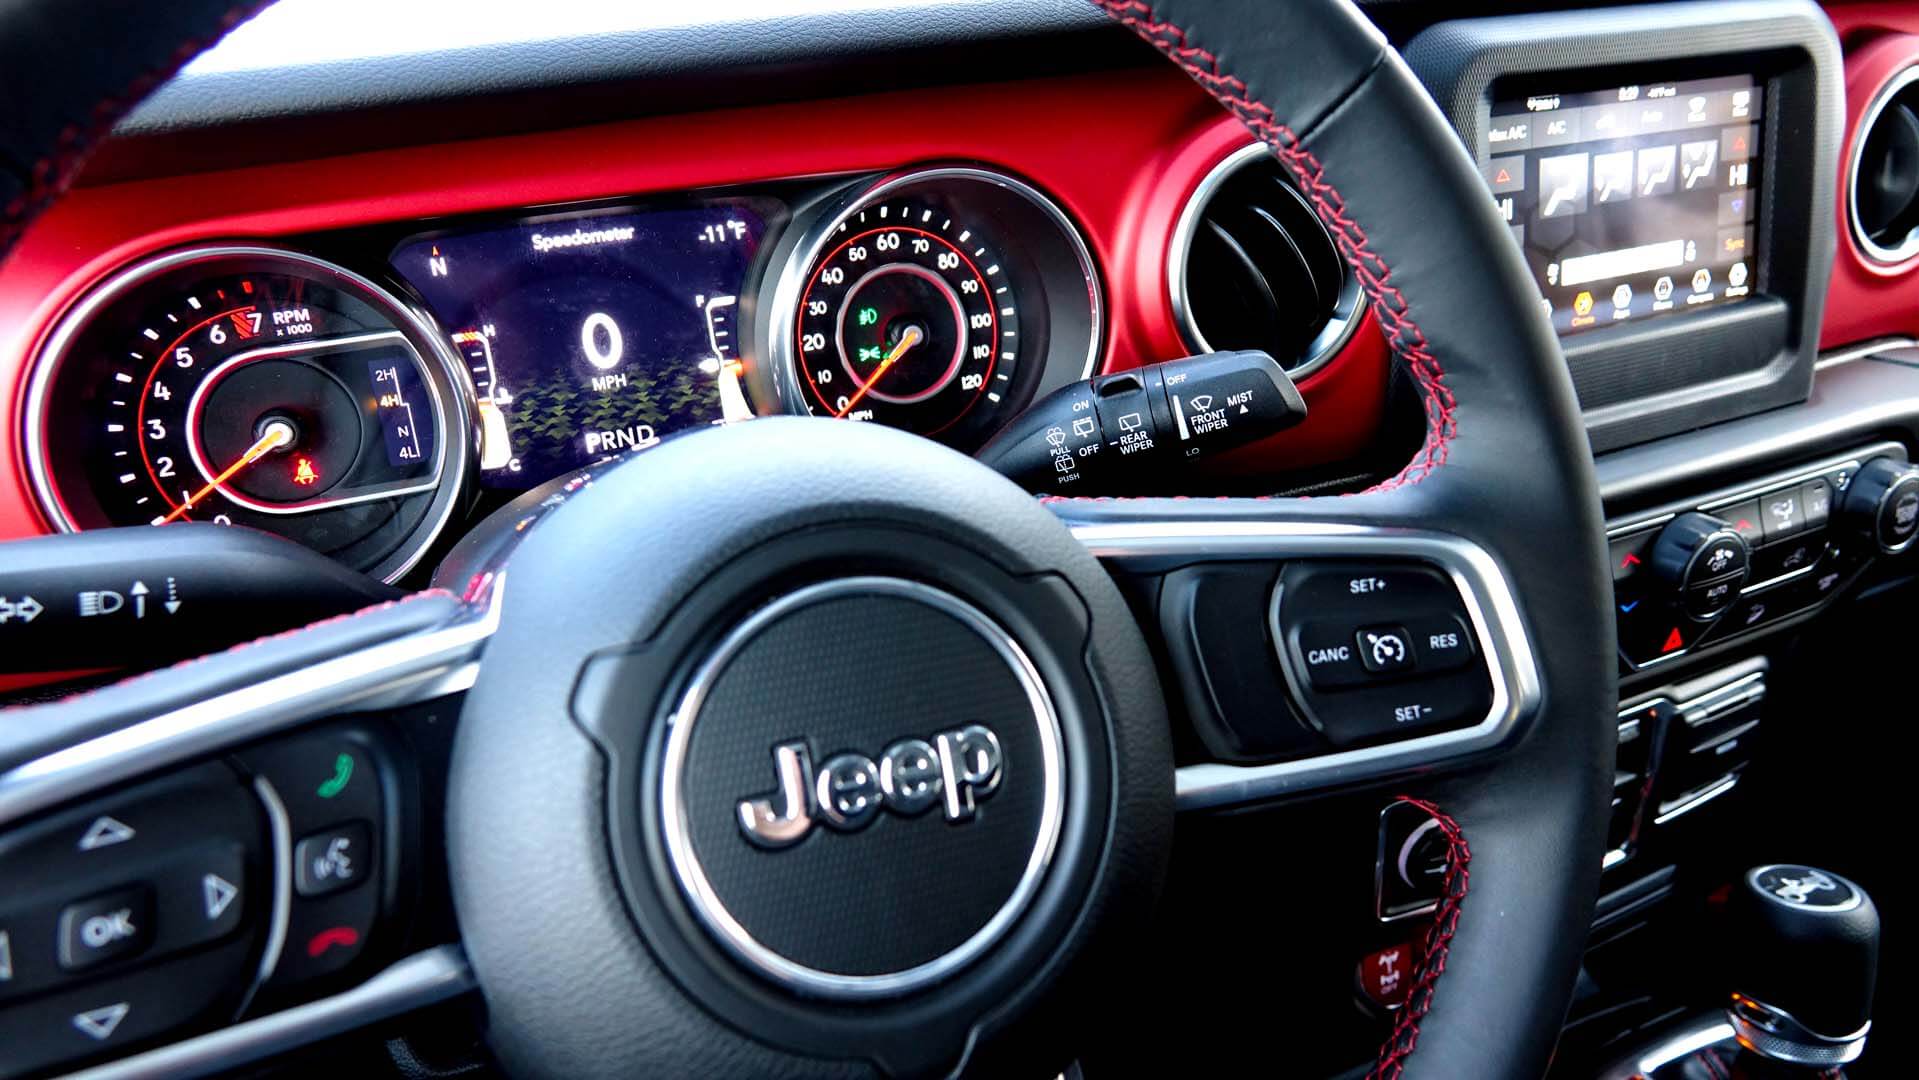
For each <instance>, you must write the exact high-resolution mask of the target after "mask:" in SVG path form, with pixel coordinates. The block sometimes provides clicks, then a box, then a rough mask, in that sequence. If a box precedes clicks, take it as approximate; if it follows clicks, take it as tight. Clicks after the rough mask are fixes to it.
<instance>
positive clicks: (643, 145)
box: [0, 66, 1387, 539]
mask: <svg viewBox="0 0 1919 1080" xmlns="http://www.w3.org/2000/svg"><path fill="white" fill-rule="evenodd" d="M1248 139H1249V136H1248V135H1247V134H1246V132H1245V129H1244V128H1242V127H1241V126H1240V125H1239V123H1238V122H1237V121H1235V120H1233V119H1232V118H1231V117H1229V116H1227V115H1226V114H1225V113H1223V112H1222V111H1221V110H1220V109H1219V107H1218V106H1217V105H1216V104H1214V102H1213V101H1212V99H1211V98H1209V97H1208V96H1207V95H1206V94H1205V93H1203V92H1202V91H1200V89H1199V88H1198V87H1196V86H1194V85H1193V84H1192V83H1191V81H1189V80H1188V79H1187V78H1186V77H1185V76H1184V75H1182V74H1181V73H1179V72H1178V71H1176V70H1174V69H1173V68H1171V67H1170V66H1153V67H1144V68H1139V69H1135V70H1127V71H1120V72H1104V73H1098V74H1090V75H1079V76H1070V77H1063V78H1052V79H1044V80H1032V81H1027V82H1020V83H1004V84H993V85H986V86H977V87H968V88H966V89H964V90H963V91H953V90H914V91H903V92H896V93H885V94H876V95H871V96H867V97H861V98H857V99H837V100H831V101H820V102H807V103H802V104H791V105H769V106H765V107H760V108H753V109H736V110H725V111H714V112H704V113H697V114H692V115H685V116H671V117H661V118H653V119H645V120H635V121H630V122H623V123H617V124H606V125H600V126H594V127H585V128H576V129H572V130H566V131H557V132H545V133H539V134H533V135H519V136H511V137H502V138H498V139H484V140H472V141H466V142H455V143H443V144H438V145H430V146H420V147H409V148H406V149H401V150H387V151H379V152H373V153H365V154H356V155H350V156H343V157H334V158H325V159H320V160H313V161H303V162H295V163H289V164H280V165H266V166H258V167H251V168H244V169H233V170H225V171H214V172H207V173H200V174H196V175H190V176H181V177H169V178H163V179H154V180H143V181H135V182H127V183H119V184H112V185H104V186H98V187H85V186H82V187H80V188H77V189H75V190H74V191H73V192H72V193H71V194H70V195H68V197H67V198H66V199H65V200H64V201H63V202H61V203H60V204H58V205H56V206H55V207H54V208H53V209H52V210H51V211H50V212H49V213H48V214H47V215H46V216H45V217H44V218H42V219H41V220H40V221H39V222H37V223H36V224H35V225H34V226H33V228H32V230H31V231H30V232H29V233H28V235H27V236H26V237H25V239H24V240H23V241H22V243H21V245H20V247H19V248H18V249H17V250H16V251H15V253H14V255H13V257H12V259H11V260H10V261H9V262H8V263H7V264H6V265H5V266H4V267H0V401H4V402H9V403H11V409H10V414H9V416H10V423H9V431H8V435H7V437H6V438H5V439H4V440H0V539H5V538H8V537H18V536H26V535H32V534H36V533H40V532H44V531H47V529H48V525H47V523H46V522H45V521H43V520H42V518H41V516H40V515H39V513H38V512H37V510H35V508H34V505H33V500H32V497H31V495H30V493H29V489H28V481H27V476H26V468H25V463H24V458H23V455H22V453H21V450H22V448H21V446H20V445H19V439H20V435H19V432H20V424H19V419H20V410H21V409H22V408H23V405H24V402H23V398H24V395H25V364H26V358H27V357H29V356H30V355H31V354H32V350H33V347H34V345H35V343H36V342H37V341H38V340H39V339H40V338H41V337H42V336H43V335H44V334H46V333H47V331H48V329H49V327H50V326H51V324H52V323H53V322H54V321H55V319H56V318H57V316H58V315H59V313H60V312H61V311H62V310H63V309H64V308H65V307H66V306H67V305H68V304H70V303H71V302H72V301H73V300H75V299H76V298H77V297H78V296H79V295H80V294H81V293H82V292H84V291H85V289H86V287H87V286H88V285H89V283H91V282H94V281H97V280H99V279H100V278H101V277H103V276H104V275H106V274H108V273H109V272H111V271H112V270H113V269H115V268H116V267H118V266H121V265H124V264H125V263H127V262H129V261H130V260H132V259H135V258H137V257H140V256H143V255H146V254H148V253H151V252H153V251H155V250H158V249H163V248H168V247H173V246H177V245H180V244H185V243H192V242H201V241H208V240H231V239H257V240H268V241H272V240H276V239H279V238H283V237H287V236H293V235H298V234H301V233H308V232H316V231H322V230H326V229H334V228H342V227H348V226H358V225H367V224H374V223H381V222H391V221H405V220H408V219H414V218H429V217H436V216H444V215H450V214H461V213H469V212H475V211H488V210H510V209H513V208H516V207H521V206H533V205H539V204H546V203H559V202H568V201H574V200H582V199H599V198H608V197H619V196H626V195H646V194H650V193H663V192H671V191H675V190H680V189H685V188H694V187H704V186H711V185H722V184H737V183H747V182H753V181H760V180H773V179H779V178H783V177H792V176H809V175H821V174H831V173H840V172H853V171H861V170H884V169H892V168H897V167H899V166H902V165H907V164H912V163H915V162H923V161H937V160H950V159H967V160H976V161H981V162H984V163H986V164H988V165H992V166H997V167H1000V168H1004V169H1007V170H1009V171H1012V172H1014V173H1017V174H1020V175H1022V176H1024V177H1026V178H1027V179H1029V180H1031V181H1032V182H1034V183H1035V184H1036V185H1037V186H1038V187H1039V188H1040V189H1042V190H1044V191H1046V192H1047V193H1048V194H1050V195H1051V196H1052V197H1054V198H1055V199H1057V200H1058V201H1059V202H1060V204H1061V205H1062V206H1063V207H1065V209H1066V211H1067V212H1068V213H1069V214H1071V215H1072V216H1073V218H1074V219H1075V220H1077V221H1078V222H1079V224H1080V225H1081V227H1082V228H1083V229H1084V230H1085V232H1086V236H1087V240H1088V242H1089V243H1090V244H1091V247H1092V250H1093V253H1094V256H1095V258H1096V260H1097V261H1098V263H1099V265H1100V267H1101V271H1102V274H1103V275H1104V278H1105V284H1106V292H1107V300H1108V308H1109V311H1110V317H1111V321H1110V324H1109V326H1110V330H1109V333H1108V336H1107V340H1106V344H1105V363H1106V366H1107V367H1109V368H1113V367H1130V366H1134V365H1136V364H1140V363H1145V362H1150V361H1155V360H1165V359H1170V358H1173V357H1176V356H1180V355H1183V354H1184V353H1185V352H1186V351H1187V350H1186V348H1185V346H1184V344H1183V343H1182V342H1181V340H1180V336H1179V332H1178V330H1177V326H1176V323H1175V321H1174V317H1173V312H1172V305H1171V301H1170V298H1169V297H1168V296H1167V295H1166V255H1167V248H1168V246H1169V244H1170V241H1171V237H1172V233H1173V227H1174V223H1175V221H1176V220H1177V218H1178V216H1179V212H1180V209H1181V208H1182V206H1183V205H1184V203H1185V201H1186V199H1187V198H1188V197H1189V196H1190V195H1191V193H1192V192H1193V190H1194V189H1195V188H1196V187H1197V186H1198V184H1199V182H1200V180H1201V179H1202V178H1203V177H1204V175H1205V174H1206V172H1207V170H1209V169H1210V168H1211V167H1212V166H1213V165H1214V164H1215V163H1217V162H1218V161H1220V160H1221V159H1222V158H1224V157H1225V156H1226V155H1228V154H1230V153H1231V152H1232V151H1233V150H1234V149H1236V148H1237V147H1239V146H1241V145H1244V144H1245V143H1246V142H1247V141H1248ZM1386 373H1387V366H1386V353H1385V349H1384V346H1383V344H1382V343H1381V342H1380V340H1379V336H1378V334H1377V333H1376V332H1375V331H1372V330H1362V332H1361V333H1360V334H1358V335H1357V336H1356V337H1355V339H1354V344H1353V345H1352V346H1350V347H1349V350H1348V354H1347V355H1346V356H1344V357H1342V358H1341V359H1340V360H1338V361H1337V362H1335V363H1332V364H1329V365H1327V366H1326V367H1325V368H1323V369H1321V371H1320V372H1318V373H1316V374H1315V375H1314V376H1313V377H1312V378H1310V379H1308V380H1306V385H1305V387H1304V392H1305V395H1306V398H1307V401H1308V405H1309V409H1310V416H1309V419H1308V420H1307V421H1306V423H1304V424H1303V425H1301V426H1300V427H1298V428H1295V429H1294V430H1292V431H1289V432H1286V433H1284V434H1283V435H1281V436H1278V437H1275V438H1274V439H1272V440H1269V441H1268V442H1266V443H1263V444H1260V445H1259V446H1256V447H1249V448H1246V449H1244V450H1242V451H1240V452H1238V454H1236V455H1235V456H1234V457H1233V458H1232V459H1231V461H1230V463H1229V464H1228V465H1227V467H1229V468H1232V469H1235V470H1239V471H1244V470H1249V469H1254V468H1259V467H1261V466H1264V467H1266V468H1271V467H1272V465H1273V464H1274V463H1275V462H1283V463H1284V464H1285V465H1287V466H1292V467H1297V466H1300V465H1308V464H1315V463H1321V462H1327V461H1332V460H1337V459H1339V458H1342V457H1346V456H1349V455H1351V454H1352V453H1354V452H1356V451H1357V450H1359V449H1361V448H1363V447H1364V446H1366V445H1367V444H1368V443H1369V442H1370V441H1371V440H1372V438H1373V436H1374V433H1375V431H1376V429H1377V427H1378V423H1379V419H1380V413H1381V408H1382V398H1383V388H1384V386H1385V382H1386Z"/></svg>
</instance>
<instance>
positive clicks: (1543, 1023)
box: [1056, 0, 1617, 1080]
mask: <svg viewBox="0 0 1919 1080" xmlns="http://www.w3.org/2000/svg"><path fill="white" fill-rule="evenodd" d="M1100 2H1101V4H1102V6H1104V7H1106V8H1107V9H1108V10H1109V13H1111V14H1113V15H1114V16H1115V17H1117V18H1120V19H1121V20H1122V21H1125V22H1127V23H1128V24H1129V25H1131V26H1132V27H1133V28H1134V29H1135V30H1136V31H1138V32H1140V33H1141V34H1142V35H1143V36H1145V37H1146V38H1147V39H1148V40H1150V41H1153V42H1154V43H1155V44H1157V45H1159V46H1160V48H1161V50H1162V51H1163V52H1166V53H1167V54H1168V55H1169V56H1170V57H1171V58H1173V59H1174V60H1175V61H1177V62H1180V63H1181V64H1182V66H1185V67H1186V68H1187V69H1188V71H1189V73H1191V74H1193V75H1194V77H1195V79H1196V80H1197V81H1198V82H1199V83H1200V84H1201V85H1203V86H1205V87H1206V88H1207V89H1208V90H1210V91H1212V92H1213V93H1214V94H1215V95H1216V96H1219V97H1221V99H1222V100H1223V101H1225V102H1226V103H1227V104H1228V107H1230V108H1232V109H1234V111H1235V112H1237V113H1239V115H1240V116H1241V118H1242V119H1243V120H1247V121H1249V125H1248V126H1249V127H1251V128H1252V129H1253V130H1254V131H1255V133H1256V134H1259V135H1260V136H1261V137H1262V138H1265V139H1266V140H1267V141H1268V142H1270V143H1273V144H1274V145H1275V146H1276V148H1277V149H1278V151H1279V156H1280V158H1281V160H1282V162H1283V163H1285V164H1286V165H1287V166H1288V168H1289V169H1291V170H1292V171H1293V172H1294V174H1295V176H1296V178H1297V179H1298V180H1299V181H1300V182H1301V184H1302V186H1303V188H1304V189H1305V190H1306V191H1307V192H1308V193H1309V194H1312V195H1317V196H1318V201H1319V209H1320V212H1321V216H1322V218H1323V219H1325V220H1326V221H1327V224H1328V226H1329V227H1330V228H1332V229H1333V231H1334V233H1335V236H1337V237H1338V238H1339V240H1340V244H1341V247H1342V249H1343V251H1344V253H1345V254H1346V255H1347V257H1348V258H1349V260H1351V261H1353V262H1354V264H1355V265H1356V266H1357V267H1358V268H1359V270H1360V273H1361V277H1362V280H1363V281H1364V282H1365V284H1366V285H1367V287H1368V291H1369V292H1370V293H1371V294H1372V295H1373V299H1374V303H1375V307H1376V309H1377V310H1379V311H1380V314H1381V316H1382V321H1383V322H1385V323H1387V324H1388V326H1389V327H1391V328H1392V329H1393V330H1394V333H1393V334H1392V337H1393V344H1394V349H1395V352H1396V353H1397V354H1398V356H1399V358H1400V360H1401V361H1402V362H1404V363H1408V364H1409V365H1410V366H1412V367H1413V368H1414V373H1415V376H1416V381H1417V382H1420V383H1421V384H1422V385H1423V389H1424V392H1425V395H1426V404H1427V411H1428V415H1429V419H1430V420H1431V428H1430V430H1429V432H1428V437H1427V443H1426V448H1425V449H1424V450H1423V451H1422V453H1421V455H1420V456H1419V457H1417V458H1415V461H1414V463H1413V464H1412V465H1410V466H1409V467H1408V470H1407V471H1406V472H1405V473H1402V474H1401V476H1400V477H1398V478H1396V479H1395V480H1393V481H1389V482H1388V483H1387V484H1385V485H1382V486H1381V488H1380V489H1378V490H1375V491H1372V492H1369V493H1366V494H1363V495H1358V496H1354V497H1349V498H1339V499H1302V500H1272V501H1247V500H1220V501H1175V500H1130V501H1129V500H1121V501H1112V502H1085V503H1076V502H1066V503H1062V504H1058V505H1057V507H1056V508H1057V509H1058V510H1059V511H1060V512H1061V513H1062V514H1064V515H1066V516H1069V517H1071V518H1074V519H1079V520H1100V521H1110V520H1124V519H1140V518H1147V519H1166V518H1192V519H1204V518H1220V517H1245V518H1258V519H1265V520H1286V519H1313V518H1320V519H1324V518H1335V519H1339V520H1359V521H1366V522H1371V523H1375V524H1381V525H1406V526H1417V527H1424V528H1436V529H1443V530H1446V531H1449V532H1454V533H1457V534H1459V535H1463V536H1466V537H1470V538H1471V539H1473V540H1475V541H1477V542H1478V543H1479V544H1481V545H1482V546H1484V547H1485V548H1486V549H1487V550H1488V551H1490V552H1492V553H1493V555H1494V557H1495V558H1496V559H1497V560H1498V561H1499V562H1500V564H1501V565H1502V567H1503V568H1504V569H1505V572H1506V574H1507V575H1508V577H1509V578H1510V580H1511V583H1512V585H1513V588H1514V592H1515V594H1516V595H1517V596H1518V597H1519V599H1520V603H1521V606H1522V612H1523V616H1524V621H1525V624H1526V627H1527V630H1528V633H1529V635H1530V637H1531V641H1532V645H1533V648H1534V650H1535V651H1536V654H1537V659H1538V662H1539V665H1540V669H1541V673H1542V681H1543V689H1544V705H1543V708H1542V710H1541V715H1540V717H1539V719H1538V722H1537V723H1535V724H1534V725H1533V726H1532V727H1531V729H1530V730H1529V731H1528V732H1526V733H1525V734H1524V735H1523V736H1521V737H1520V739H1519V741H1518V743H1517V745H1515V746H1514V747H1512V748H1511V749H1510V750H1509V751H1508V752H1507V753H1506V754H1505V755H1504V756H1502V757H1501V758H1499V759H1498V760H1497V761H1494V762H1491V763H1489V764H1487V765H1486V766H1484V767H1482V768H1479V769H1475V770H1473V771H1470V772H1468V773H1465V774H1461V775H1455V776H1452V777H1449V778H1446V779H1443V780H1433V781H1428V782H1422V783H1418V784H1414V785H1412V790H1413V791H1414V792H1416V793H1417V794H1419V795H1420V796H1422V797H1425V798H1429V799H1431V800H1432V801H1434V802H1435V803H1437V804H1438V805H1439V806H1440V807H1441V808H1443V809H1444V810H1446V811H1447V812H1449V813H1450V814H1451V815H1452V816H1453V817H1454V818H1455V819H1456V820H1457V821H1458V822H1459V824H1460V826H1461V827H1462V829H1463V831H1464V835H1465V839H1466V842H1467V843H1468V844H1469V845H1470V847H1471V849H1472V856H1473V858H1472V868H1471V881H1470V887H1469V891H1468V894H1467V896H1466V898H1465V901H1464V905H1463V913H1462V916H1461V918H1460V921H1459V925H1458V933H1457V936H1456V937H1455V939H1454V940H1453V943H1452V946H1451V950H1450V955H1449V956H1448V957H1447V959H1446V962H1445V968H1444V974H1443V977H1441V979H1440V980H1439V982H1438V984H1437V990H1436V993H1435V994H1434V996H1433V999H1432V1004H1431V1010H1430V1014H1429V1015H1428V1016H1427V1017H1426V1018H1425V1020H1424V1022H1423V1024H1422V1025H1421V1030H1419V1031H1418V1032H1417V1035H1416V1038H1417V1052H1416V1053H1414V1054H1412V1055H1411V1057H1410V1059H1409V1061H1408V1062H1407V1064H1406V1074H1407V1075H1409V1076H1418V1077H1447V1078H1451V1077H1462V1076H1471V1077H1475V1078H1485V1080H1491V1078H1499V1077H1512V1078H1520V1077H1536V1076H1538V1075H1540V1074H1541V1073H1542V1072H1543V1071H1544V1069H1545V1065H1546V1061H1547V1059H1548V1056H1549V1054H1550V1052H1551V1049H1552V1045H1553V1041H1554V1038H1555V1036H1556V1035H1557V1033H1558V1030H1559V1025H1560V1022H1561V1020H1562V1019H1563V1015H1564V1011H1565V1008H1566V1005H1567V1002H1568V999H1569V996H1570V992H1571V988H1572V984H1573V979H1574V977H1575V975H1576V973H1577V970H1578V965H1579V959H1580V954H1581V951H1582V948H1583V945H1584V942H1585V938H1586V930H1587V927H1588V925H1589V922H1590V917H1591V908H1592V904H1593V900H1594V896H1595V892H1596V889H1597V886H1598V879H1599V869H1600V865H1599V864H1600V857H1601V854H1602V852H1603V847H1604V832H1605V814H1606V807H1607V794H1608V788H1609V784H1610V781H1611V776H1612V760H1613V753H1612V748H1613V744H1614V740H1615V737H1616V736H1615V721H1614V709H1615V702H1616V701H1617V685H1616V684H1617V675H1616V668H1615V664H1616V661H1615V659H1614V647H1613V634H1614V631H1613V623H1612V620H1611V618H1610V617H1609V616H1610V610H1609V608H1608V598H1609V597H1610V578H1609V577H1608V575H1607V569H1606V566H1605V551H1604V536H1605V528H1604V522H1603V520H1602V514H1601V509H1600V504H1599V500H1598V496H1597V489H1596V485H1595V482H1594V478H1593V468H1592V462H1591V455H1590V452H1589V450H1588V448H1587V444H1586V439H1585V434H1584V429H1583V427H1582V425H1581V422H1580V417H1579V412H1578V409H1577V405H1576V402H1575V400H1574V397H1573V394H1572V387H1571V383H1570V380H1569V379H1568V376H1567V372H1566V369H1565V364H1564V360H1563V359H1562V358H1561V355H1560V352H1559V348H1558V345H1557V343H1556V342H1555V340H1554V339H1553V337H1552V335H1551V332H1550V330H1549V328H1548V327H1547V325H1546V322H1545V320H1544V319H1543V318H1542V317H1541V316H1540V313H1539V311H1538V309H1537V308H1536V307H1535V306H1533V304H1534V301H1533V300H1532V297H1534V296H1535V295H1536V294H1537V290H1536V288H1535V287H1534V286H1533V284H1532V283H1531V281H1530V279H1529V278H1528V276H1527V274H1526V271H1525V268H1524V266H1523V265H1522V264H1521V261H1520V258H1519V253H1518V251H1517V249H1516V248H1515V247H1514V246H1513V244H1512V242H1511V239H1510V238H1509V237H1508V236H1507V235H1506V230H1505V227H1504V225H1503V223H1502V222H1501V221H1500V220H1499V218H1498V216H1497V214H1496V213H1495V211H1494V209H1493V206H1492V201H1491V200H1490V199H1489V198H1487V196H1486V190H1485V186H1484V182H1483V181H1482V180H1481V179H1480V177H1479V175H1478V173H1477V171H1476V169H1475V167H1474V165H1473V163H1472V162H1471V160H1470V159H1469V158H1468V157H1467V156H1466V154H1465V153H1464V152H1463V150H1462V149H1461V147H1460V145H1459V142H1458V140H1457V139H1456V137H1455V136H1454V135H1453V133H1452V131H1451V129H1450V128H1449V127H1448V126H1447V124H1446V122H1445V120H1444V119H1443V117H1442V116H1441V115H1440V113H1439V111H1438V109H1437V108H1436V107H1435V106H1434V105H1433V103H1432V102H1431V100H1430V99H1429V98H1428V97H1427V96H1426V94H1425V92H1424V91H1423V90H1422V89H1421V88H1420V86H1419V84H1418V82H1417V81H1416V80H1415V78H1414V77H1413V75H1412V74H1411V73H1410V72H1409V71H1408V70H1407V68H1406V67H1405V65H1404V63H1403V62H1402V61H1401V60H1400V59H1399V57H1398V56H1397V54H1395V53H1394V52H1393V51H1392V50H1391V49H1390V48H1389V47H1388V46H1387V45H1386V44H1385V43H1384V42H1383V41H1382V39H1381V38H1380V37H1379V36H1378V34H1377V32H1376V31H1375V30H1374V29H1373V28H1372V27H1371V26H1370V25H1369V24H1368V23H1367V22H1366V21H1365V19H1364V17H1363V16H1362V15H1361V14H1360V13H1359V12H1358V11H1357V10H1356V9H1354V8H1353V7H1352V6H1351V5H1350V4H1349V3H1347V2H1345V0H1312V2H1296V3H1288V4H1284V5H1276V4H1271V3H1268V2H1264V0H1160V2H1158V3H1155V4H1153V5H1152V6H1151V7H1150V8H1149V7H1147V6H1146V5H1145V4H1141V3H1136V2H1132V0H1100ZM1268 110H1270V112H1268ZM1422 367H1424V368H1428V374H1429V375H1430V376H1431V377H1430V378H1417V376H1418V375H1419V374H1420V372H1419V369H1420V368H1422ZM1388 1072H1390V1070H1388Z"/></svg>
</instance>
